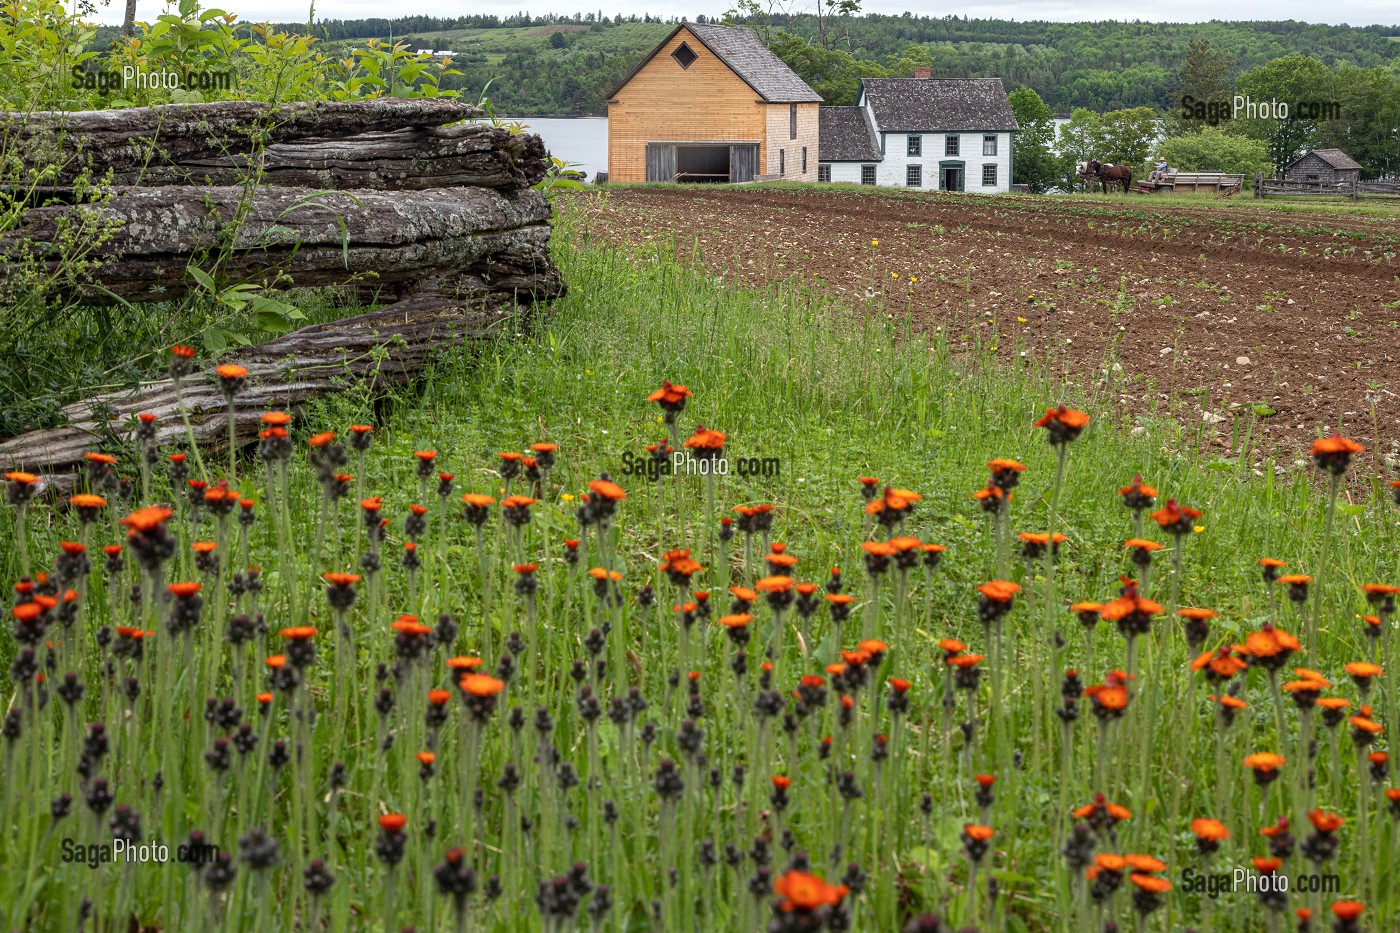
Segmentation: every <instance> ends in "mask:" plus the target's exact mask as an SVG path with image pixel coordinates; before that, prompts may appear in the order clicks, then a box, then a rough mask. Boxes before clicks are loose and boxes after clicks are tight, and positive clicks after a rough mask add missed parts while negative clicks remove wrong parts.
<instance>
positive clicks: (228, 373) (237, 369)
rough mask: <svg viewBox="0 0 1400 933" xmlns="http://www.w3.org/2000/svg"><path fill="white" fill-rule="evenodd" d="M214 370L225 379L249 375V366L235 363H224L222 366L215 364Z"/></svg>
mask: <svg viewBox="0 0 1400 933" xmlns="http://www.w3.org/2000/svg"><path fill="white" fill-rule="evenodd" d="M214 372H215V373H217V374H218V376H219V378H220V379H223V380H231V379H242V378H244V377H245V376H247V375H248V369H247V367H244V366H239V365H237V364H235V363H224V364H223V365H222V366H215V367H214Z"/></svg>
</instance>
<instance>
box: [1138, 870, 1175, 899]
mask: <svg viewBox="0 0 1400 933" xmlns="http://www.w3.org/2000/svg"><path fill="white" fill-rule="evenodd" d="M1163 867H1166V866H1163ZM1128 880H1129V881H1131V882H1132V883H1133V884H1135V885H1137V887H1138V888H1140V889H1142V890H1143V891H1148V892H1150V893H1152V894H1165V893H1166V892H1167V891H1170V890H1171V889H1172V883H1171V882H1170V881H1168V880H1167V879H1166V878H1159V877H1157V876H1156V875H1145V874H1143V873H1141V872H1134V873H1133V874H1131V875H1129V876H1128Z"/></svg>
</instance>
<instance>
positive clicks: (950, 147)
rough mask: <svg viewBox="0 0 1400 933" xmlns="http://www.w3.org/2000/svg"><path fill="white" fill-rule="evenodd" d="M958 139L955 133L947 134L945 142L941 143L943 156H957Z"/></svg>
mask: <svg viewBox="0 0 1400 933" xmlns="http://www.w3.org/2000/svg"><path fill="white" fill-rule="evenodd" d="M958 138H959V137H958V135H957V134H956V133H952V134H949V135H948V136H947V137H945V141H944V143H943V154H944V155H957V154H958Z"/></svg>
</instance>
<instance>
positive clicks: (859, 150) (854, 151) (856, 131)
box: [817, 107, 881, 162]
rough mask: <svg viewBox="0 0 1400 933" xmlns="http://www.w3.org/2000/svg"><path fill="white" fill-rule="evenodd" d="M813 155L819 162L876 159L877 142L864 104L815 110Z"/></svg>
mask: <svg viewBox="0 0 1400 933" xmlns="http://www.w3.org/2000/svg"><path fill="white" fill-rule="evenodd" d="M817 116H818V121H817V158H818V159H819V160H820V161H822V162H879V161H880V159H881V156H880V143H879V140H878V139H877V138H876V136H875V125H874V124H873V123H871V122H870V111H868V110H866V109H865V108H864V107H822V108H821V109H819V110H818V111H817Z"/></svg>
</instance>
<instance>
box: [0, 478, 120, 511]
mask: <svg viewBox="0 0 1400 933" xmlns="http://www.w3.org/2000/svg"><path fill="white" fill-rule="evenodd" d="M25 475H26V476H27V475H29V474H25ZM5 476H6V477H7V478H8V477H9V476H10V474H9V473H6V474H5ZM35 479H38V477H35ZM68 504H69V505H71V506H73V508H75V509H100V508H104V507H105V506H106V505H107V500H106V499H104V498H102V497H101V496H94V495H93V494H91V493H87V492H80V493H78V494H77V495H75V496H69V497H68Z"/></svg>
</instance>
